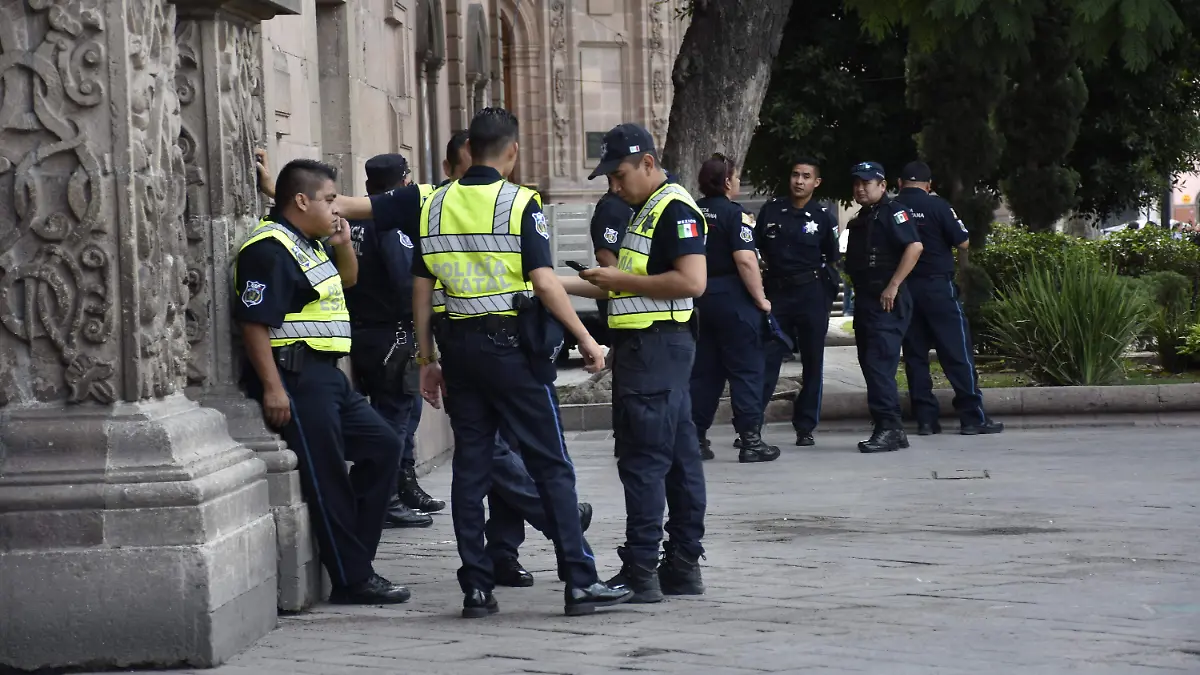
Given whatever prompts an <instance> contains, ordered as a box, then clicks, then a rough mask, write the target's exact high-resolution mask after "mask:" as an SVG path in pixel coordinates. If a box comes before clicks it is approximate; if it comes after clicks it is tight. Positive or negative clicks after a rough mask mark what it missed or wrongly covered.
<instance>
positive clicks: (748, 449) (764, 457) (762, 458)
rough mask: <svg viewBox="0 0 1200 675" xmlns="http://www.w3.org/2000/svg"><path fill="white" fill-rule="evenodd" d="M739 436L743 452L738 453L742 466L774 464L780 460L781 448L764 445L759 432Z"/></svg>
mask: <svg viewBox="0 0 1200 675" xmlns="http://www.w3.org/2000/svg"><path fill="white" fill-rule="evenodd" d="M739 436H740V438H741V441H742V445H741V448H742V451H741V452H739V453H738V461H739V462H741V463H742V464H750V463H754V462H773V461H775V460H777V459H779V448H777V447H775V446H773V445H767V444H766V443H764V442H763V439H762V436H760V435H759V434H758V432H757V431H746V432H744V433H741V434H739Z"/></svg>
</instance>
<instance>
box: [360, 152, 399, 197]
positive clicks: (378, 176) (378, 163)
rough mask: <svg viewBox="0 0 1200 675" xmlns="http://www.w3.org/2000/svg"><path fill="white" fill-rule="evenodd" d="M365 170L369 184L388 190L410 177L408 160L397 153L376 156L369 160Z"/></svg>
mask: <svg viewBox="0 0 1200 675" xmlns="http://www.w3.org/2000/svg"><path fill="white" fill-rule="evenodd" d="M363 168H364V169H366V172H367V182H368V183H370V184H372V185H375V186H378V187H379V188H380V189H387V188H390V187H393V186H394V185H395V184H396V183H399V182H400V181H402V180H404V177H405V176H407V175H408V160H407V159H405V158H404V155H398V154H396V153H388V154H386V155H375V156H374V157H372V158H371V159H368V160H367V163H366V165H365V166H364V167H363Z"/></svg>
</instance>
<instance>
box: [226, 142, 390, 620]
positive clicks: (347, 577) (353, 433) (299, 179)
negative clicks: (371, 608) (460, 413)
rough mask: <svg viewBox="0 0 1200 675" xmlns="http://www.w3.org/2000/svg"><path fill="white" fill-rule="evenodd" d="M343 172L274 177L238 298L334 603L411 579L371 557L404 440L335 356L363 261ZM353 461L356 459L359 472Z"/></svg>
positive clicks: (320, 168) (256, 389) (304, 169)
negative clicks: (383, 572)
mask: <svg viewBox="0 0 1200 675" xmlns="http://www.w3.org/2000/svg"><path fill="white" fill-rule="evenodd" d="M336 176H337V174H336V171H335V170H334V169H333V168H332V167H330V166H327V165H325V164H322V163H320V162H316V161H313V160H296V161H293V162H290V163H289V164H288V165H287V166H285V167H284V168H283V170H282V171H281V172H280V174H279V179H278V181H277V183H276V185H277V189H276V195H277V200H276V207H275V209H274V211H273V212H272V214H271V215H270V216H269V217H268V218H267V219H265V220H264V221H263V222H261V223H260V224H259V226H258V227H257V228H256V229H255V230H254V231H253V232H251V234H250V237H249V238H248V239H247V240H246V242H245V243H244V244H243V245H242V246H241V248H240V249H239V251H238V253H237V256H236V260H235V263H234V264H235V271H234V288H235V293H236V294H237V295H236V297H235V298H233V299H232V306H233V314H234V319H235V320H236V321H238V322H239V324H240V325H241V327H242V332H243V337H244V340H245V348H246V358H247V360H248V361H249V365H250V366H251V367H249V368H243V376H242V383H243V386H244V387H245V389H246V392H247V394H248V395H249V396H251V397H252V398H254V399H255V400H257V401H259V402H260V403H261V404H262V406H263V416H264V418H265V419H266V421H267V423H268V424H269V425H270V426H271V427H272V428H274V429H276V430H278V431H279V432H280V433H281V434H282V435H283V437H284V439H285V440H286V441H287V444H288V447H290V448H291V449H292V450H294V451H295V453H296V456H297V458H298V460H299V465H300V476H301V480H302V485H303V487H304V492H305V498H306V499H307V501H308V504H309V508H310V509H311V510H312V515H313V518H312V521H313V527H314V529H315V530H316V534H317V538H318V541H319V542H320V552H321V563H322V564H323V565H324V566H325V569H326V571H327V572H328V573H329V577H330V580H331V581H332V582H333V586H334V588H333V592H332V594H331V595H330V598H329V599H330V602H334V603H343V604H380V603H398V602H404V601H406V600H408V598H409V595H410V594H409V591H408V589H406V588H404V587H403V586H398V585H396V584H393V583H391V582H390V581H388V580H386V579H384V578H383V577H381V576H379V575H378V574H376V573H375V570H374V569H373V567H372V564H371V563H372V561H373V560H374V558H375V551H376V548H377V547H378V546H379V537H380V534H381V533H382V530H383V521H384V513H385V511H386V509H387V504H388V499H389V497H390V496H391V493H392V491H393V489H394V488H395V479H396V472H397V469H398V467H399V461H400V439H399V437H397V436H396V432H395V431H394V430H393V429H392V428H391V427H390V426H389V425H388V424H387V422H385V421H384V420H383V418H381V417H380V416H379V414H378V413H377V412H375V410H374V409H372V408H371V406H370V405H368V404H367V401H366V399H364V398H363V397H362V396H361V395H360V394H358V393H357V392H355V391H354V390H353V388H352V387H351V386H350V382H349V380H348V379H347V378H346V376H345V374H343V373H342V371H341V370H339V369H338V367H337V362H338V360H339V359H340V358H341V357H342V356H344V355H346V354H347V353H349V352H350V347H351V339H350V315H349V313H348V312H347V310H346V303H345V296H344V293H343V280H344V282H345V284H346V285H347V286H353V285H354V282H355V279H356V277H357V274H358V262H357V260H356V259H355V255H354V251H353V249H352V247H351V246H350V228H349V227H348V225H347V224H346V223H345V221H342V220H341V219H340V218H339V214H338V209H337V206H336V201H335V200H336V197H337V190H336V187H335V185H334V180H335V179H336ZM326 237H328V242H327V243H325V242H323V241H322V239H323V238H326ZM335 260H336V263H335ZM346 462H353V464H354V467H353V468H352V469H350V470H349V471H347V470H346Z"/></svg>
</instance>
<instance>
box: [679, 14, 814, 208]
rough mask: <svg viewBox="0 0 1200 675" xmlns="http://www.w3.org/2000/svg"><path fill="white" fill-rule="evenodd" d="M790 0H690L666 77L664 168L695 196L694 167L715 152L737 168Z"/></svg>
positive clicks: (696, 170) (764, 90) (751, 133)
mask: <svg viewBox="0 0 1200 675" xmlns="http://www.w3.org/2000/svg"><path fill="white" fill-rule="evenodd" d="M791 7H792V0H695V2H694V3H693V5H692V21H691V24H690V25H689V26H688V29H687V34H686V35H684V37H683V44H682V45H681V46H680V49H679V56H678V57H676V59H675V70H674V73H673V74H672V76H671V79H672V81H673V82H674V85H675V94H674V100H673V101H672V103H671V117H670V122H669V127H668V129H667V142H666V144H665V145H664V147H663V156H662V159H663V166H664V167H666V168H667V170H669V171H671V172H672V173H674V174H675V175H676V176H677V177H678V178H679V181H680V183H682V184H683V185H684V186H685V187H686V188H687V189H688V190H690V191H693V192H694V191H695V190H696V185H697V183H696V181H697V177H698V174H699V173H700V165H701V164H703V163H704V161H705V160H707V159H708V158H709V157H711V156H712V154H713V153H714V152H720V153H723V154H725V155H727V156H729V157H730V158H731V159H733V161H734V162H736V163H737V164H738V165H739V166H740V165H741V164H742V161H743V160H744V159H745V156H746V151H747V150H748V149H749V148H750V139H751V137H753V136H754V128H755V126H757V124H758V112H759V109H760V108H761V107H762V102H763V98H764V97H766V95H767V85H768V84H769V83H770V81H771V68H772V66H773V65H774V63H775V55H776V54H777V53H778V52H779V41H780V39H781V38H782V37H783V28H784V25H785V24H786V23H787V18H788V11H789V10H790V9H791Z"/></svg>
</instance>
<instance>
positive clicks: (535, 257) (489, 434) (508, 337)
mask: <svg viewBox="0 0 1200 675" xmlns="http://www.w3.org/2000/svg"><path fill="white" fill-rule="evenodd" d="M517 133H518V126H517V119H516V117H514V116H513V115H512V113H510V112H508V111H507V110H504V109H502V108H485V109H484V110H481V111H480V112H479V113H477V114H476V115H475V117H474V119H472V120H471V126H470V130H469V134H470V138H469V140H468V145H469V147H470V151H471V157H472V162H473V164H472V166H471V168H470V169H468V170H467V171H466V173H464V174H463V176H462V177H461V178H460V179H459V180H458V181H456V182H453V183H450V184H449V185H446V186H445V187H443V188H440V189H439V190H438V191H437V192H435V193H434V194H433V196H432V197H430V198H429V200H428V201H426V203H425V205H424V206H423V207H422V210H421V231H420V234H421V236H420V238H419V239H418V240H417V243H416V244H417V253H418V256H417V258H416V260H415V261H414V265H413V273H414V275H415V276H416V277H417V278H416V279H415V281H414V283H415V288H414V291H413V304H414V310H415V318H416V324H417V332H418V340H417V344H418V345H419V346H420V350H421V354H420V357H419V361H420V363H421V364H422V366H423V368H422V371H421V391H422V395H423V396H424V397H425V399H426V400H427V401H429V402H430V403H431V404H433V405H440V400H441V398H442V397H443V395H444V397H445V400H446V403H447V405H448V406H449V407H448V409H447V412H448V413H449V415H450V423H451V426H452V427H453V429H454V437H455V453H454V463H453V471H454V477H453V483H452V487H451V501H452V503H453V510H452V515H453V518H454V532H455V536H456V537H457V539H458V550H459V556H460V557H461V558H462V562H463V566H462V567H461V568H460V569H459V573H458V578H459V585H460V587H461V588H462V590H463V593H464V596H465V598H464V601H463V616H464V617H468V618H473V617H482V616H487V615H488V614H491V613H495V612H496V611H498V605H497V603H496V599H495V597H494V596H493V595H492V587H493V583H494V581H493V576H492V573H493V570H492V561H491V560H490V559H489V558H488V557H487V555H486V552H485V544H484V518H483V498H484V496H485V495H487V494H488V492H489V490H490V489H491V483H492V473H493V471H492V462H491V460H492V457H493V448H494V445H495V437H496V433H497V431H499V430H500V429H504V430H505V431H506V432H508V433H511V434H512V435H513V436H514V438H515V440H516V441H517V442H518V443H519V446H520V451H521V455H522V457H523V458H524V460H525V463H526V465H527V466H528V467H529V470H530V473H531V474H532V475H533V478H534V480H535V481H536V483H537V486H538V491H539V492H540V493H541V495H542V500H543V504H544V506H545V512H546V521H547V523H548V527H549V529H550V530H551V531H553V533H554V536H553V540H554V542H555V548H556V551H557V553H558V558H559V568H560V569H559V572H560V574H561V575H563V577H564V578H566V579H567V583H566V588H565V611H566V613H567V614H568V615H576V614H586V613H590V612H594V611H595V610H596V608H598V607H606V606H611V605H615V604H619V603H622V602H626V601H628V600H629V598H630V596H631V595H632V593H631V591H629V590H628V589H625V588H620V587H617V588H614V587H611V586H609V585H607V584H604V583H602V582H600V581H599V579H598V577H597V576H596V567H595V562H594V560H593V559H592V558H591V557H590V556H589V555H588V554H587V552H586V550H585V548H584V543H583V533H582V528H581V525H580V521H579V512H578V502H577V500H576V496H575V471H574V467H573V465H572V463H571V459H570V457H569V455H568V454H567V449H566V443H565V441H564V439H563V434H562V421H561V418H560V415H559V411H558V401H557V395H556V393H555V391H554V388H553V386H551V385H552V383H553V381H554V378H555V373H554V363H553V358H554V356H556V352H557V349H556V348H550V347H549V345H547V344H546V342H545V341H544V340H543V339H542V338H543V337H544V336H543V335H538V334H537V333H539V332H542V331H543V330H544V331H550V330H552V328H554V327H556V326H561V325H565V326H566V328H567V329H568V330H570V331H571V333H572V334H573V335H574V336H575V337H576V339H577V340H578V341H579V345H580V352H582V353H583V355H584V359H585V361H586V363H587V366H586V367H587V368H588V369H589V370H590V371H592V372H596V371H598V370H599V369H600V368H601V367H603V362H604V355H603V352H602V351H601V349H600V346H599V345H598V344H596V341H595V340H593V339H592V337H591V336H590V335H589V334H588V333H587V331H586V330H585V329H584V327H583V324H582V323H581V322H580V321H579V317H578V316H576V315H575V311H574V309H572V307H571V303H570V300H569V299H568V298H567V295H566V293H564V292H563V289H562V287H561V285H560V284H559V282H558V277H557V276H556V275H555V274H554V271H553V262H552V259H551V255H550V245H549V240H550V231H549V229H548V226H547V223H546V217H545V215H543V214H542V212H541V208H539V207H538V204H537V201H536V200H535V199H534V194H535V193H534V192H533V191H532V190H530V189H528V188H523V187H520V186H517V185H514V184H512V183H509V182H507V181H505V180H504V179H503V176H506V175H508V174H510V173H511V172H512V167H513V165H514V164H515V162H516V157H517ZM434 278H437V279H438V280H440V281H441V282H442V284H443V286H444V288H445V291H446V315H447V317H448V318H447V320H445V321H443V322H442V323H441V326H440V329H439V339H438V344H439V345H440V346H441V347H442V349H443V350H444V352H445V355H446V359H445V371H444V372H443V370H442V365H441V363H440V359H439V357H438V355H436V354H435V353H434V351H433V341H432V332H431V330H430V318H431V309H432V306H431V297H432V292H433V279H434ZM526 281H529V282H532V284H533V292H532V294H531V293H530V292H529V291H528V290H527V289H526ZM531 295H533V296H535V297H534V298H531V297H530V296H531ZM530 313H533V315H534V316H535V317H536V316H539V315H543V314H544V315H547V316H552V317H553V318H554V319H557V320H558V321H561V322H562V324H561V325H560V324H548V323H547V322H542V321H540V320H539V321H538V324H537V325H536V326H534V328H535V329H536V330H531V328H530V321H529V320H528V317H529V316H530ZM559 331H560V334H559V340H558V345H557V346H561V327H559ZM443 378H444V379H443Z"/></svg>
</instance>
